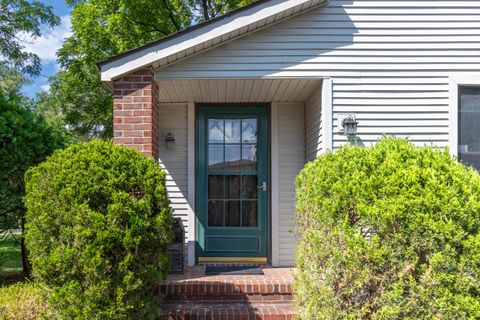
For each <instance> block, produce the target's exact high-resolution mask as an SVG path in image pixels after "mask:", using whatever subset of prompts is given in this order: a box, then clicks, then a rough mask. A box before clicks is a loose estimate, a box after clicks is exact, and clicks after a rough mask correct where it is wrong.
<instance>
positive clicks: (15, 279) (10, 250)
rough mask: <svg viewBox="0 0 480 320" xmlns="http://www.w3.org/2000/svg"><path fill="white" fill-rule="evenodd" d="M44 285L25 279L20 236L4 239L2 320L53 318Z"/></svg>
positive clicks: (0, 289)
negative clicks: (43, 288)
mask: <svg viewBox="0 0 480 320" xmlns="http://www.w3.org/2000/svg"><path fill="white" fill-rule="evenodd" d="M43 292H44V291H42V290H41V288H40V286H39V285H38V284H36V283H34V282H30V281H28V280H25V279H24V278H23V273H22V255H21V251H20V242H19V236H12V235H8V236H6V237H5V238H2V239H1V240H0V320H17V319H18V320H20V319H22V320H34V319H40V318H45V319H49V318H52V314H51V313H50V311H49V309H48V304H47V302H46V299H45V296H44V295H43Z"/></svg>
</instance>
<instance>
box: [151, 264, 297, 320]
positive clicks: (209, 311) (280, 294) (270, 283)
mask: <svg viewBox="0 0 480 320" xmlns="http://www.w3.org/2000/svg"><path fill="white" fill-rule="evenodd" d="M204 270H205V268H204V267H197V268H195V269H193V270H190V271H188V272H187V273H186V274H184V275H176V276H170V277H169V278H168V279H167V280H166V281H165V282H164V283H163V284H162V285H161V286H160V288H159V291H160V293H161V294H162V295H163V296H164V302H163V304H162V306H161V307H162V310H163V312H164V315H163V319H164V320H207V319H212V320H217V319H218V320H222V319H224V320H227V319H228V320H237V319H239V320H247V319H248V320H259V319H269V320H287V319H293V318H294V316H295V315H296V314H295V311H294V304H293V295H292V285H291V282H292V275H291V270H290V269H288V268H284V269H281V268H265V269H264V270H263V271H264V273H265V275H251V276H248V275H246V276H243V275H242V276H240V275H234V276H205V274H204Z"/></svg>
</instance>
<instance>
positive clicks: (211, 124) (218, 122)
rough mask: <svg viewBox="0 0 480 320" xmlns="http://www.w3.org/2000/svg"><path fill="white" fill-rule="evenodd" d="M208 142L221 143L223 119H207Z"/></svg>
mask: <svg viewBox="0 0 480 320" xmlns="http://www.w3.org/2000/svg"><path fill="white" fill-rule="evenodd" d="M208 142H209V143H223V119H208Z"/></svg>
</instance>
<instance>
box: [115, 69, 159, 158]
mask: <svg viewBox="0 0 480 320" xmlns="http://www.w3.org/2000/svg"><path fill="white" fill-rule="evenodd" d="M159 139H160V132H159V127H158V87H157V86H156V85H155V82H154V81H153V69H152V68H151V67H149V68H145V69H142V70H138V71H135V72H133V73H131V74H129V75H126V76H123V77H121V78H119V79H117V80H115V81H114V82H113V142H114V143H116V144H123V145H125V146H127V147H132V148H136V149H138V150H139V151H140V152H142V153H143V154H145V155H148V156H153V157H154V159H155V160H158V156H159V152H158V148H159Z"/></svg>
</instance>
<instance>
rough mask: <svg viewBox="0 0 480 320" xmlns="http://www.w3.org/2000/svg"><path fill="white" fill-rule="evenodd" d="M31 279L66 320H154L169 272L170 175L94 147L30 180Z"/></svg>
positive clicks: (120, 152)
mask: <svg viewBox="0 0 480 320" xmlns="http://www.w3.org/2000/svg"><path fill="white" fill-rule="evenodd" d="M26 180H27V194H26V196H25V203H26V206H27V209H28V210H27V216H26V218H27V227H26V232H27V233H26V241H27V247H28V249H29V251H30V258H31V261H32V266H33V275H34V277H35V278H36V279H38V280H40V281H41V282H43V283H45V284H46V285H47V286H48V287H50V289H51V291H52V293H51V298H50V300H49V301H50V303H51V305H52V307H53V308H54V309H55V310H56V311H57V312H59V314H60V318H62V319H154V318H155V317H156V316H158V311H159V310H158V301H157V300H158V295H157V294H155V293H154V291H155V289H156V286H157V285H158V284H159V282H160V281H161V280H162V279H164V277H165V276H166V274H167V271H168V266H169V263H168V255H167V246H168V244H169V243H170V241H171V239H172V231H171V228H172V223H173V219H172V214H171V210H170V207H169V200H168V198H167V195H166V187H165V174H164V173H163V171H162V170H161V169H160V167H159V166H158V165H157V164H155V161H154V160H153V159H151V158H147V157H145V156H143V155H142V154H140V153H139V152H138V151H136V150H132V149H128V148H126V147H123V146H117V145H113V144H112V143H111V142H104V141H99V140H93V141H91V142H89V143H82V144H75V145H71V146H70V147H68V148H67V149H65V150H62V151H57V152H55V153H54V155H53V156H51V157H49V158H48V160H46V161H45V162H43V163H41V164H40V165H39V166H37V167H35V168H32V169H31V170H29V171H28V172H27V175H26Z"/></svg>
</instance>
